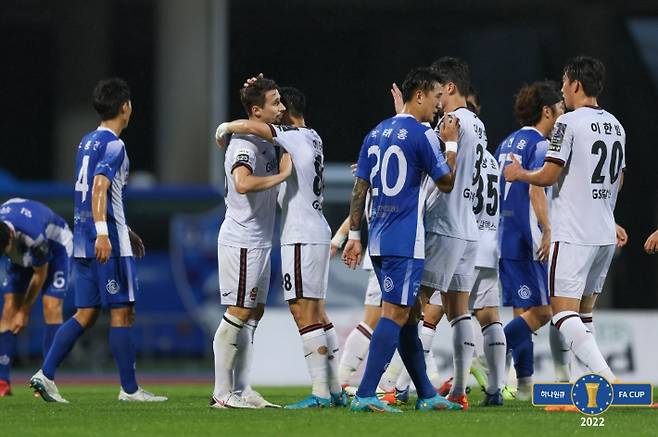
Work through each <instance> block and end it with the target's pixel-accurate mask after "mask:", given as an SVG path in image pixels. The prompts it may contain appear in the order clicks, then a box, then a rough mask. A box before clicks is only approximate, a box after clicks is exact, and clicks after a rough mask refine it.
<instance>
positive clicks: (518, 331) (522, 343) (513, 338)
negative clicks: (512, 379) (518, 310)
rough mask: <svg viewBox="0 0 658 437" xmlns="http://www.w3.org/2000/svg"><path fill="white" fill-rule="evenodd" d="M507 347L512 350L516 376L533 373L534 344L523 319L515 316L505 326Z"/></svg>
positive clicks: (525, 375)
mask: <svg viewBox="0 0 658 437" xmlns="http://www.w3.org/2000/svg"><path fill="white" fill-rule="evenodd" d="M505 338H506V340H507V348H508V349H511V350H512V356H513V357H514V368H515V369H516V377H517V378H525V377H528V376H532V374H533V373H534V367H535V365H534V345H533V343H532V330H531V329H530V326H528V323H526V321H525V319H524V318H523V317H521V316H518V317H515V318H514V319H512V321H511V322H509V323H508V324H507V326H505Z"/></svg>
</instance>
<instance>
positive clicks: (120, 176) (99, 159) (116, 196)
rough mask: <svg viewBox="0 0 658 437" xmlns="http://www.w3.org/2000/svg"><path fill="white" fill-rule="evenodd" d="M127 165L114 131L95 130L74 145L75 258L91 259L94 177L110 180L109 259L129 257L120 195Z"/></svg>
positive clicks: (103, 128) (108, 198)
mask: <svg viewBox="0 0 658 437" xmlns="http://www.w3.org/2000/svg"><path fill="white" fill-rule="evenodd" d="M129 169H130V162H129V160H128V154H127V153H126V147H125V145H124V143H123V141H122V140H121V139H119V138H118V137H117V136H116V134H115V133H114V132H112V131H111V130H110V129H108V128H105V127H99V128H98V129H96V130H95V131H93V132H90V133H88V134H87V135H85V136H84V137H83V138H82V141H80V145H78V154H77V157H76V160H75V175H76V179H75V210H74V216H73V234H74V239H73V241H74V250H73V256H75V257H76V258H94V256H95V255H94V246H95V244H96V228H95V226H94V218H93V216H92V213H91V192H92V186H93V184H94V176H97V175H103V176H105V177H107V178H108V179H109V180H110V183H111V184H110V188H109V189H108V192H107V212H106V221H107V228H108V232H109V238H110V243H111V244H112V256H113V257H118V256H132V255H133V253H132V248H131V246H130V237H129V235H128V225H127V224H126V213H125V210H124V207H123V196H124V190H125V187H126V183H127V182H128V172H129Z"/></svg>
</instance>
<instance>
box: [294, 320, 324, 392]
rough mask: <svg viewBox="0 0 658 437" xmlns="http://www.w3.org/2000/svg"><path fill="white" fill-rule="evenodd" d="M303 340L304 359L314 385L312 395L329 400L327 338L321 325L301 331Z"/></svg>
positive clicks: (311, 326)
mask: <svg viewBox="0 0 658 437" xmlns="http://www.w3.org/2000/svg"><path fill="white" fill-rule="evenodd" d="M299 334H300V336H301V338H302V347H303V350H304V359H305V360H306V367H308V373H309V375H310V376H311V384H312V385H313V388H312V391H311V393H312V394H314V395H315V396H318V397H321V398H324V399H329V397H330V394H329V361H328V360H327V358H328V353H329V349H328V348H327V336H326V335H325V333H324V327H323V326H322V324H321V323H318V324H315V325H310V326H307V327H305V328H302V329H300V330H299Z"/></svg>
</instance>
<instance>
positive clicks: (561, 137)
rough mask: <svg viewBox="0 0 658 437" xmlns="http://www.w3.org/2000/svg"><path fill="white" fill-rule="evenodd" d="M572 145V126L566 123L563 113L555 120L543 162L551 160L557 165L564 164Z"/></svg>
mask: <svg viewBox="0 0 658 437" xmlns="http://www.w3.org/2000/svg"><path fill="white" fill-rule="evenodd" d="M572 146H573V126H572V123H571V124H570V123H568V122H567V119H566V118H565V117H564V115H561V116H560V117H559V118H558V119H557V121H556V122H555V126H554V127H553V133H552V134H551V143H550V144H549V145H548V151H547V152H546V157H545V158H544V161H545V162H552V163H554V164H557V165H559V166H562V167H564V165H565V164H566V163H567V161H568V160H569V156H570V155H571V147H572Z"/></svg>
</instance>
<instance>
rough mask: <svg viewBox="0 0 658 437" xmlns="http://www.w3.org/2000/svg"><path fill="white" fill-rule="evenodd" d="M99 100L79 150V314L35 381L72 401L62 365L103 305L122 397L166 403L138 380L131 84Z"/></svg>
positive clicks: (105, 89)
mask: <svg viewBox="0 0 658 437" xmlns="http://www.w3.org/2000/svg"><path fill="white" fill-rule="evenodd" d="M93 103H94V108H95V109H96V112H97V113H98V114H99V115H100V117H101V124H100V126H99V127H98V129H96V130H95V131H93V132H90V133H88V134H87V135H85V136H84V137H83V138H82V141H80V144H79V145H78V153H77V156H76V182H75V196H74V204H75V209H74V218H73V219H74V223H73V256H74V262H73V270H74V278H75V287H74V288H75V306H76V307H77V311H76V313H75V315H74V316H73V317H72V318H70V319H69V320H67V321H66V323H64V324H63V325H62V326H61V327H60V328H59V330H58V331H57V334H55V338H54V340H53V344H52V346H51V348H50V350H49V351H48V355H47V356H46V358H45V360H44V362H43V365H42V368H41V369H40V370H39V371H38V372H37V373H36V374H35V375H34V376H32V378H31V379H30V386H31V387H32V388H34V389H35V390H36V391H37V392H39V394H40V395H41V397H42V398H43V399H44V400H45V401H48V402H67V401H66V400H65V399H64V398H62V396H61V395H60V394H59V391H58V390H57V386H56V385H55V381H54V379H55V371H56V369H57V367H58V366H59V365H60V364H61V362H62V361H63V360H64V358H66V356H67V355H68V353H69V352H70V351H71V349H72V348H73V346H74V344H75V342H76V341H77V340H78V338H80V336H81V335H82V334H83V333H84V331H85V330H86V329H88V328H90V327H91V326H93V324H94V323H95V322H96V320H97V319H98V316H99V314H100V310H101V305H106V306H108V307H109V308H110V332H109V340H110V349H111V350H112V355H114V359H115V361H116V364H117V368H118V370H119V379H120V381H121V390H120V391H119V400H120V401H138V402H162V401H166V400H167V398H166V397H165V396H155V395H154V394H152V393H149V392H147V391H146V390H143V389H142V388H140V387H139V386H138V385H137V378H136V375H135V359H136V357H135V355H136V351H135V346H134V344H133V341H132V324H133V321H134V319H135V310H134V305H135V301H136V298H137V293H138V292H139V287H138V281H137V271H136V267H135V257H137V258H141V257H142V256H144V244H143V243H142V240H141V239H140V238H139V236H138V235H137V234H136V233H135V232H134V231H132V230H131V229H130V228H129V227H128V224H127V223H126V215H125V210H124V206H123V194H124V190H125V187H126V184H127V182H128V172H129V169H130V163H129V160H128V154H127V152H126V147H125V144H124V143H123V141H122V140H121V139H120V138H119V137H120V135H121V133H122V132H123V130H124V129H125V128H126V127H127V126H128V123H129V121H130V116H131V114H132V103H131V100H130V88H129V87H128V84H127V83H126V82H125V81H124V80H122V79H118V78H112V79H106V80H101V81H100V82H99V83H98V84H97V85H96V87H95V88H94V96H93Z"/></svg>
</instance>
